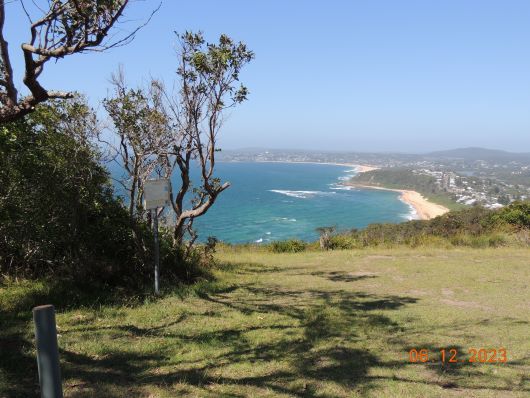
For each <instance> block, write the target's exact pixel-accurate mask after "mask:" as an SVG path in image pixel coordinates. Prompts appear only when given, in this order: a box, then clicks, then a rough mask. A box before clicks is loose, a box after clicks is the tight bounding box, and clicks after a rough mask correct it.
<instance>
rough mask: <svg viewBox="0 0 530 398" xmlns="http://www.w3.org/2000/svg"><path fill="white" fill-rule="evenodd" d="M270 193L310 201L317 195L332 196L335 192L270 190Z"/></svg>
mask: <svg viewBox="0 0 530 398" xmlns="http://www.w3.org/2000/svg"><path fill="white" fill-rule="evenodd" d="M269 192H275V193H279V194H282V195H286V196H290V197H292V198H298V199H308V198H311V197H313V196H317V195H319V196H320V195H330V194H334V193H335V192H322V191H288V190H283V189H269Z"/></svg>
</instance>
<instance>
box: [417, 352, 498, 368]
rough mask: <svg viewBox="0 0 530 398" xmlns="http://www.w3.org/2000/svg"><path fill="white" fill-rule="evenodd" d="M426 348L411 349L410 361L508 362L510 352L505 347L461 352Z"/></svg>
mask: <svg viewBox="0 0 530 398" xmlns="http://www.w3.org/2000/svg"><path fill="white" fill-rule="evenodd" d="M436 354H438V355H435V352H433V351H429V350H428V349H426V348H412V349H411V350H410V351H409V362H411V363H426V362H442V363H444V364H446V363H463V362H467V363H473V362H478V363H506V362H508V354H507V352H506V349H505V348H469V349H468V350H467V352H465V351H464V352H461V351H460V352H459V350H458V349H456V348H440V349H439V351H438V352H437V353H436Z"/></svg>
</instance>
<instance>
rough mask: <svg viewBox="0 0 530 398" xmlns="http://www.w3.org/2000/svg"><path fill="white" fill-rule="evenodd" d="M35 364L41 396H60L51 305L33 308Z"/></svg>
mask: <svg viewBox="0 0 530 398" xmlns="http://www.w3.org/2000/svg"><path fill="white" fill-rule="evenodd" d="M33 321H34V323H35V341H36V345H37V365H38V368H39V384H40V391H41V397H42V398H62V397H63V388H62V384H61V369H60V367H59V351H58V348H57V328H56V325H55V309H54V308H53V305H41V306H39V307H35V308H33Z"/></svg>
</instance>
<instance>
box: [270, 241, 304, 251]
mask: <svg viewBox="0 0 530 398" xmlns="http://www.w3.org/2000/svg"><path fill="white" fill-rule="evenodd" d="M306 246H307V244H306V243H305V242H303V241H301V240H298V239H289V240H282V241H276V242H272V243H271V244H270V249H271V251H272V252H274V253H298V252H303V251H304V250H305V249H306Z"/></svg>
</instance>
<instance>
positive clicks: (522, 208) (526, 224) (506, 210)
mask: <svg viewBox="0 0 530 398" xmlns="http://www.w3.org/2000/svg"><path fill="white" fill-rule="evenodd" d="M493 220H494V221H497V222H504V223H507V224H510V225H513V226H515V227H517V228H526V229H530V202H514V203H512V204H511V205H509V206H506V207H503V208H502V209H501V210H499V211H498V212H497V213H496V214H495V216H494V217H493Z"/></svg>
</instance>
